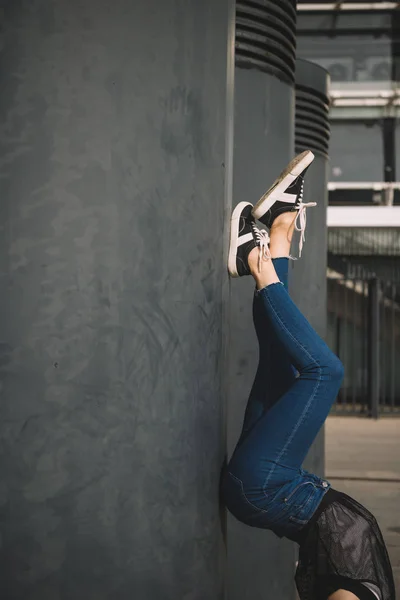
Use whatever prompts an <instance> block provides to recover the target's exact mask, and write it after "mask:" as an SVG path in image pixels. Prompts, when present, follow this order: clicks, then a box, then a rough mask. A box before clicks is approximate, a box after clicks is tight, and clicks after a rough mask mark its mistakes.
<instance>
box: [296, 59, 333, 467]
mask: <svg viewBox="0 0 400 600" xmlns="http://www.w3.org/2000/svg"><path fill="white" fill-rule="evenodd" d="M328 85H329V75H328V73H327V71H325V69H323V68H321V67H320V66H318V65H316V64H314V63H312V62H308V61H305V60H301V59H300V60H297V61H296V133H295V148H296V153H298V152H302V151H303V150H312V151H313V152H314V154H315V160H314V162H313V163H312V165H311V166H310V168H309V170H308V171H307V175H306V180H305V186H304V202H317V203H318V205H317V206H316V207H314V208H309V209H307V229H306V242H305V244H304V247H303V253H302V257H301V259H299V260H298V261H292V262H291V270H290V276H289V286H290V287H289V289H290V293H291V295H292V297H293V299H294V301H295V302H296V304H297V305H298V306H299V308H300V310H301V311H302V312H303V313H304V314H305V316H306V317H307V319H308V320H309V321H310V323H311V324H312V325H313V327H315V329H316V330H317V331H318V333H319V334H320V335H321V336H322V337H325V335H326V320H327V314H326V311H327V303H326V268H327V227H326V212H327V205H328V187H327V183H328V181H327V177H328V152H329V137H330V129H329V99H328ZM292 255H294V256H298V245H297V237H295V239H294V243H293V246H292ZM324 462H325V458H324V432H323V429H322V430H321V432H320V434H319V435H318V438H317V440H316V441H315V443H314V445H313V447H312V448H311V450H310V452H309V454H308V456H307V459H306V462H305V468H307V469H308V470H310V471H313V472H315V473H317V474H319V475H323V474H324Z"/></svg>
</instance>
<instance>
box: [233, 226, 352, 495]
mask: <svg viewBox="0 0 400 600" xmlns="http://www.w3.org/2000/svg"><path fill="white" fill-rule="evenodd" d="M282 217H284V215H282ZM282 229H284V228H282ZM287 229H288V228H287V227H286V233H285V235H286V236H287ZM257 263H258V248H255V249H254V250H253V251H252V252H251V253H250V255H249V265H250V269H251V271H252V274H253V276H254V278H255V280H256V284H257V292H255V293H256V294H258V295H259V299H260V300H261V306H262V309H263V311H264V315H265V317H266V318H267V319H268V320H269V322H270V325H271V328H272V330H273V331H274V333H275V335H276V337H277V339H278V340H279V341H280V343H281V344H282V346H283V348H284V349H285V351H286V353H287V354H288V355H289V357H290V360H291V363H292V364H293V365H294V366H295V367H296V369H297V370H298V372H299V377H298V378H296V379H295V380H294V381H292V384H291V387H290V389H288V390H287V391H286V392H285V393H284V394H283V395H282V396H281V397H280V398H279V400H278V401H277V402H275V404H274V405H273V406H272V407H271V408H270V409H269V410H268V411H267V412H266V413H264V415H263V416H262V417H260V418H259V420H258V421H257V423H256V424H255V425H254V426H253V428H252V430H251V434H250V435H248V436H247V437H246V438H245V439H244V440H243V443H242V444H241V447H240V451H239V452H236V451H235V454H234V456H233V457H232V460H231V462H232V463H233V465H232V466H234V468H235V470H236V472H237V473H240V475H238V476H242V477H243V478H244V479H248V478H250V480H251V479H252V476H253V474H254V473H256V474H257V476H258V477H259V476H262V475H263V473H265V474H266V478H265V485H267V484H268V483H269V478H270V477H273V472H274V470H273V469H271V462H272V463H277V464H280V465H282V466H285V467H288V468H292V469H296V470H297V469H298V468H299V467H301V465H302V463H303V461H304V458H305V456H306V454H307V452H308V450H309V448H310V446H311V444H312V442H313V441H314V439H315V437H316V435H317V434H318V431H319V430H320V428H321V426H322V424H323V423H324V421H325V419H326V417H327V415H328V413H329V410H330V408H331V405H332V403H333V401H334V399H335V397H336V395H337V392H338V390H339V387H340V384H341V381H342V378H343V366H342V364H341V362H340V361H339V359H338V358H337V357H336V356H335V355H334V354H333V353H332V352H331V350H330V349H329V348H328V346H327V345H326V344H325V342H324V341H323V340H322V339H321V338H320V337H319V336H318V334H317V333H316V332H315V331H314V329H313V328H312V327H311V325H310V324H309V323H308V321H307V320H306V319H305V317H304V316H303V315H302V314H301V312H300V311H299V309H298V308H297V307H296V306H295V304H294V303H293V301H292V300H291V298H290V297H289V294H288V293H287V291H286V289H285V287H284V286H283V285H282V283H281V282H280V280H279V277H278V276H277V273H276V271H275V268H274V264H273V262H272V261H271V260H268V261H263V262H262V269H261V272H260V273H259V272H258V269H257ZM272 482H273V480H272V479H271V483H272Z"/></svg>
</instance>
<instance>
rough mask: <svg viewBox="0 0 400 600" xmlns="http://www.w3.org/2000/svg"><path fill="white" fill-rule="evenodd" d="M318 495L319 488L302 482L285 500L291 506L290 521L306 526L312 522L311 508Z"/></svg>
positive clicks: (310, 483)
mask: <svg viewBox="0 0 400 600" xmlns="http://www.w3.org/2000/svg"><path fill="white" fill-rule="evenodd" d="M317 494H318V486H317V485H315V484H314V483H312V482H309V481H307V482H302V483H299V485H298V486H296V487H295V489H294V490H292V492H291V493H290V494H289V495H288V496H287V498H285V501H286V502H287V503H288V504H289V521H292V522H294V523H298V524H299V525H305V524H306V523H307V522H308V521H309V520H310V508H311V506H312V505H313V504H314V499H315V498H316V495H317Z"/></svg>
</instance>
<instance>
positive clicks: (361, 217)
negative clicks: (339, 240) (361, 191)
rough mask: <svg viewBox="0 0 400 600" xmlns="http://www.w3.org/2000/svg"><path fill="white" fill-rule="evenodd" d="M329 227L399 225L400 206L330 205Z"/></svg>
mask: <svg viewBox="0 0 400 600" xmlns="http://www.w3.org/2000/svg"><path fill="white" fill-rule="evenodd" d="M327 224H328V227H391V228H393V227H399V228H400V206H328V218H327Z"/></svg>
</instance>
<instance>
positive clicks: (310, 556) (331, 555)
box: [295, 490, 395, 600]
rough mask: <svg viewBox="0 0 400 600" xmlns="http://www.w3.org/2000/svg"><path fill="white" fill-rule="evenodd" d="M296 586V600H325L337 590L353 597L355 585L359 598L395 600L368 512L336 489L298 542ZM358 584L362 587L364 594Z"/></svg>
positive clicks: (376, 530)
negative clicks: (358, 591) (344, 582)
mask: <svg viewBox="0 0 400 600" xmlns="http://www.w3.org/2000/svg"><path fill="white" fill-rule="evenodd" d="M295 581H296V586H297V590H298V593H299V597H300V600H326V599H327V598H328V596H329V594H332V593H333V592H334V591H335V590H336V589H340V587H344V588H345V589H351V590H352V591H354V593H357V588H355V587H354V586H356V585H358V586H359V588H358V589H362V597H363V598H364V597H365V598H371V599H372V598H373V599H374V600H376V598H378V597H379V600H395V586H394V580H393V572H392V568H391V565H390V560H389V555H388V552H387V549H386V545H385V542H384V539H383V536H382V533H381V530H380V528H379V526H378V523H377V521H376V519H375V517H374V516H373V515H372V513H371V512H369V511H368V510H367V509H366V508H365V507H364V506H363V505H362V504H360V503H359V502H357V501H356V500H354V498H351V497H350V496H348V495H347V494H344V493H342V492H337V491H336V490H335V495H334V500H333V501H332V502H330V503H329V504H328V505H327V506H325V507H324V509H323V511H322V512H321V513H320V514H319V516H318V518H317V519H316V520H315V521H314V522H312V523H311V526H310V527H307V530H306V534H305V536H304V537H303V539H302V540H301V542H300V550H299V562H298V566H297V570H296V575H295ZM343 581H348V582H349V584H350V585H349V587H345V585H344V584H343ZM360 582H367V583H368V584H369V589H368V588H367V586H364V585H363V584H362V583H360ZM352 586H353V587H352ZM360 586H361V587H360ZM371 590H374V593H372V592H371ZM360 597H361V593H360Z"/></svg>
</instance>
